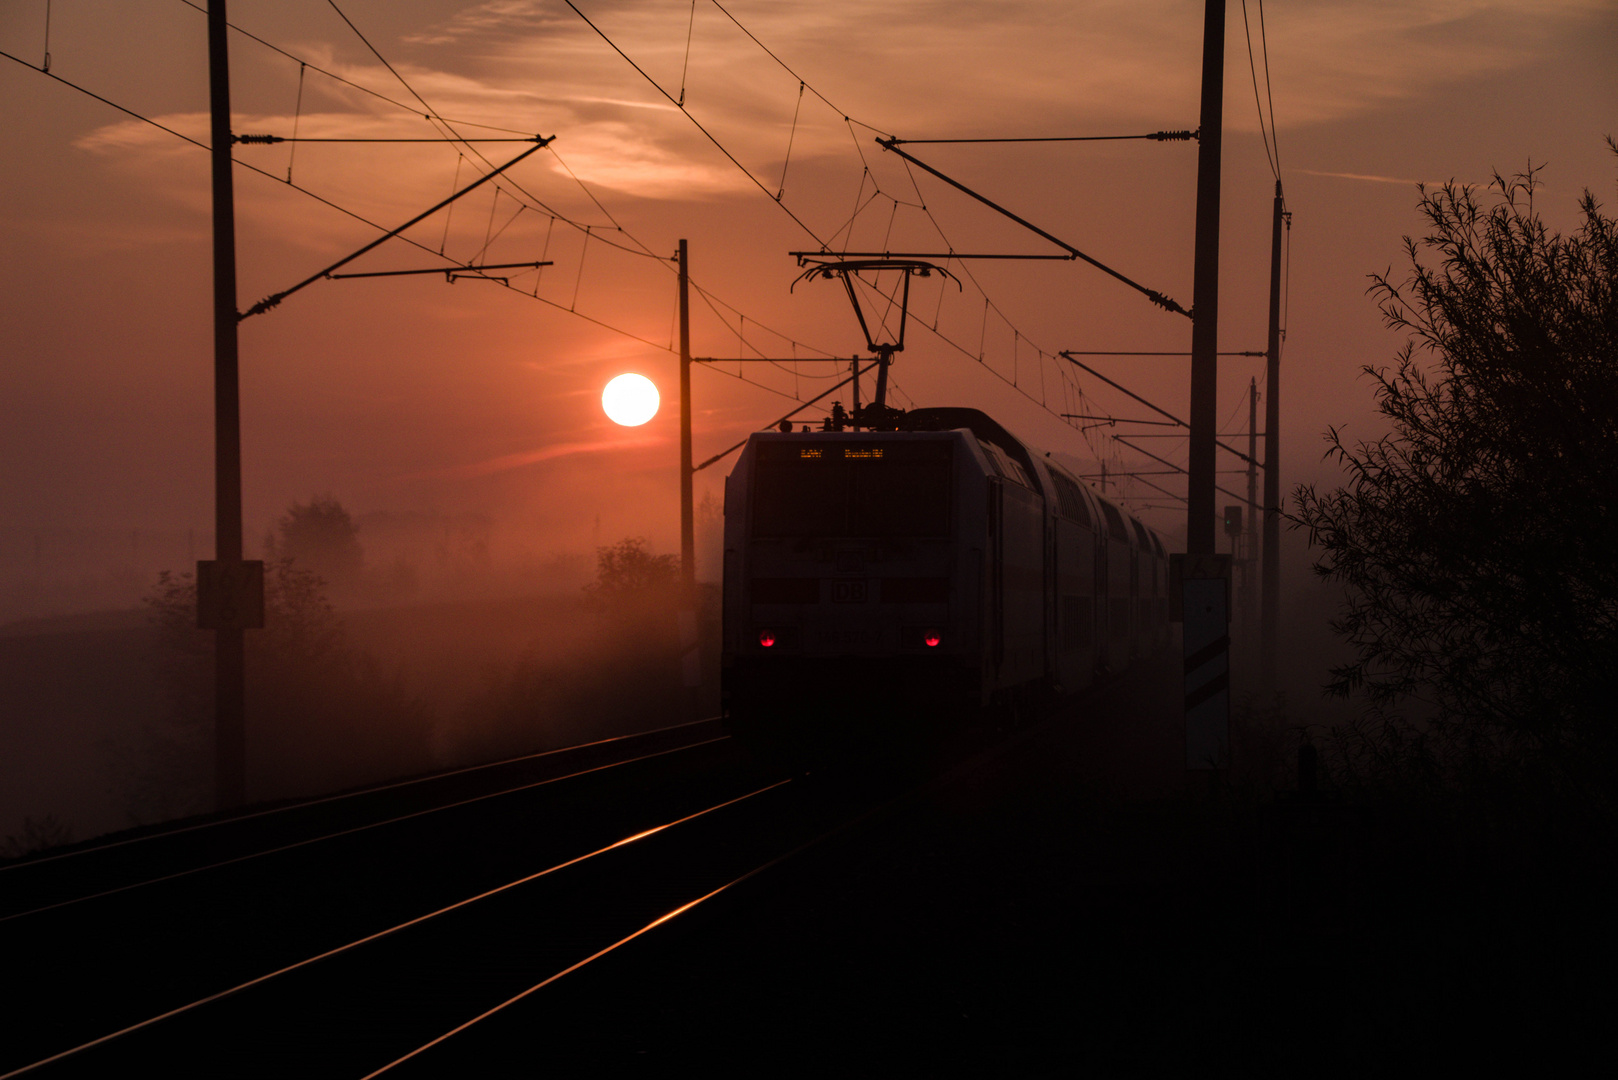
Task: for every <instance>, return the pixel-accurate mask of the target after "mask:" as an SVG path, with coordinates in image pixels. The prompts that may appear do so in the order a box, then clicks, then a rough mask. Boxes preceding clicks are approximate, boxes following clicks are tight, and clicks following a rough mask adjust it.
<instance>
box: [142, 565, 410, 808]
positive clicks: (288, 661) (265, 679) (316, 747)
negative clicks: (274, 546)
mask: <svg viewBox="0 0 1618 1080" xmlns="http://www.w3.org/2000/svg"><path fill="white" fill-rule="evenodd" d="M146 605H147V608H148V611H149V614H150V617H151V621H152V622H153V624H154V625H155V626H156V628H157V630H158V632H159V634H160V636H161V639H162V644H163V649H162V655H163V657H164V660H163V664H164V672H163V675H164V682H165V684H166V686H167V690H168V698H169V702H168V704H169V708H168V715H167V719H166V721H165V722H164V723H163V724H161V725H159V726H158V727H157V728H155V729H154V730H152V731H151V732H149V739H148V740H147V742H148V745H147V747H146V754H145V757H146V761H145V764H144V767H143V768H142V769H141V770H140V772H141V773H142V775H140V776H139V777H138V782H137V785H136V787H137V791H136V798H135V801H136V804H137V805H136V806H135V810H136V815H137V817H139V818H142V819H147V820H150V819H153V818H168V817H175V816H179V815H182V814H185V813H194V812H197V811H200V810H203V809H206V808H207V807H208V799H209V794H210V792H211V790H212V787H211V776H212V772H211V770H212V746H213V717H214V713H213V692H212V688H213V664H212V657H213V640H212V635H211V634H210V633H208V632H207V631H204V630H198V629H197V628H196V582H195V581H194V580H192V577H191V575H190V574H184V575H178V576H176V575H174V574H170V573H164V574H162V575H161V576H160V578H159V581H158V584H157V585H156V587H155V588H154V589H153V590H152V591H151V593H149V594H148V595H147V597H146ZM264 606H265V619H264V623H265V625H264V629H262V630H250V631H248V632H247V739H248V742H247V760H248V786H249V794H250V795H251V796H252V797H254V798H259V799H262V798H276V797H284V796H289V795H299V794H308V793H312V792H317V791H322V790H331V789H333V788H338V787H345V786H351V785H355V784H360V783H366V782H370V781H373V780H377V779H382V778H386V777H389V776H395V775H399V774H401V773H406V772H415V771H421V770H423V769H425V768H427V767H429V765H430V764H431V755H430V739H431V734H432V731H431V729H432V721H431V717H430V715H429V713H428V711H427V710H426V708H425V706H424V705H423V704H422V703H421V702H420V701H418V700H415V699H413V698H412V697H411V696H410V695H408V694H407V693H406V692H405V690H404V688H403V685H402V683H401V681H400V680H399V679H398V678H389V677H387V676H385V675H384V674H383V672H382V671H381V669H380V667H379V665H378V664H377V662H376V660H375V659H374V658H373V657H371V656H370V655H369V654H367V653H364V652H362V651H360V650H358V649H355V648H353V647H352V646H351V645H349V644H348V642H347V640H346V637H345V634H344V630H343V624H342V622H341V620H340V619H339V618H338V617H337V615H336V613H335V612H334V611H333V609H332V606H331V603H330V601H328V600H327V598H326V594H325V583H324V581H323V580H322V579H321V578H320V577H319V576H317V575H316V574H314V573H313V572H311V571H309V570H307V569H304V568H303V567H301V566H300V565H298V564H297V563H296V562H295V561H294V560H293V559H292V558H291V557H287V556H283V557H281V558H278V559H275V560H273V561H270V562H268V563H267V565H266V567H265V579H264Z"/></svg>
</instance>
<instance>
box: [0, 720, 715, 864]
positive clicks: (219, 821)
mask: <svg viewBox="0 0 1618 1080" xmlns="http://www.w3.org/2000/svg"><path fill="white" fill-rule="evenodd" d="M718 719H720V718H719V717H717V716H707V717H704V718H703V719H701V720H687V721H685V722H684V723H680V724H670V725H669V726H668V727H661V728H652V729H651V730H649V731H637V732H635V733H634V734H631V735H614V736H612V737H611V738H607V739H596V740H595V741H594V742H587V743H579V744H578V745H576V746H559V747H557V748H556V749H555V750H541V751H538V752H537V753H533V754H519V755H518V756H517V757H510V758H502V759H500V760H499V761H486V762H483V763H482V764H480V765H465V766H462V767H461V768H459V769H449V770H447V771H445V772H437V773H428V774H427V775H425V776H413V777H411V778H410V779H408V780H394V781H390V782H389V783H386V784H378V785H377V786H375V787H368V788H359V789H357V790H355V791H342V792H338V793H337V794H336V795H322V796H320V797H319V798H314V799H303V800H300V801H298V802H291V803H285V804H283V805H281V806H271V807H267V808H265V809H263V810H255V811H253V812H252V813H250V814H235V815H232V816H230V817H223V818H215V819H214V820H212V821H199V822H197V823H196V824H195V825H183V826H181V827H180V828H177V829H164V830H162V831H161V832H153V833H147V834H146V835H145V836H132V837H129V838H128V839H126V840H114V841H112V842H111V843H106V844H96V845H95V846H93V847H85V848H76V849H74V850H73V851H64V852H62V853H61V854H59V855H46V856H43V857H41V858H38V859H26V860H24V861H22V862H14V863H12V864H10V865H9V866H0V874H6V873H10V872H11V871H13V870H27V869H29V868H31V867H36V866H45V865H48V864H50V863H54V862H60V861H61V860H63V859H76V858H78V857H79V856H81V855H94V854H97V853H99V852H103V851H112V850H114V849H116V848H121V847H128V846H129V845H131V844H144V843H147V842H148V841H152V840H167V839H169V838H171V837H175V836H184V835H186V834H188V833H194V832H199V831H201V830H203V829H213V828H217V827H219V826H221V825H238V824H241V823H242V822H246V821H256V820H258V819H260V818H266V817H271V816H273V815H275V814H285V813H289V812H291V811H293V810H305V809H308V808H309V807H311V806H321V805H324V804H326V803H333V802H341V801H342V800H344V799H359V798H363V797H365V796H367V795H377V794H380V793H382V792H384V791H396V790H398V789H399V788H407V787H412V786H414V785H416V784H428V783H432V782H433V781H435V780H447V779H449V778H450V777H452V776H463V775H465V774H467V773H474V772H480V771H482V770H484V769H498V768H501V767H503V766H506V765H515V764H517V763H518V762H523V761H535V760H538V759H539V758H546V757H554V756H555V755H557V754H571V753H574V752H576V751H579V750H588V749H590V748H591V747H595V746H607V745H609V744H611V743H616V742H624V741H626V740H628V739H641V738H645V737H646V736H648V735H658V734H661V733H663V732H666V731H679V730H680V729H681V728H688V727H696V726H697V725H699V724H711V723H713V722H714V721H715V720H718Z"/></svg>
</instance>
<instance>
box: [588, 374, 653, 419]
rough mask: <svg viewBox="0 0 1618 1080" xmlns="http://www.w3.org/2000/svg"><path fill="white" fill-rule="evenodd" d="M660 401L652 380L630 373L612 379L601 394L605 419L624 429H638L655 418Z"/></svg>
mask: <svg viewBox="0 0 1618 1080" xmlns="http://www.w3.org/2000/svg"><path fill="white" fill-rule="evenodd" d="M660 400H661V399H660V398H659V397H658V394H657V387H656V386H654V385H653V384H652V380H650V379H648V378H647V377H646V376H644V375H636V374H634V373H632V372H631V373H629V374H626V375H620V376H618V377H617V378H616V379H613V380H612V381H611V382H609V383H608V384H607V388H606V389H605V390H603V391H602V392H601V407H602V408H603V409H604V410H606V413H607V418H608V419H610V420H611V421H612V422H613V423H615V424H622V425H623V426H624V427H640V426H641V425H642V424H644V423H646V421H648V420H650V419H651V418H652V417H654V416H656V415H657V406H658V403H659V401H660Z"/></svg>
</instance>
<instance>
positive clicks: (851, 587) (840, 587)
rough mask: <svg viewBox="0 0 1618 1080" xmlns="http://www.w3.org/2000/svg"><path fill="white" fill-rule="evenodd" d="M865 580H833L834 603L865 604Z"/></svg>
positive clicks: (832, 597) (832, 596) (832, 593)
mask: <svg viewBox="0 0 1618 1080" xmlns="http://www.w3.org/2000/svg"><path fill="white" fill-rule="evenodd" d="M865 584H866V583H865V582H863V581H833V582H832V583H831V599H832V603H834V604H863V603H865V596H866V592H865Z"/></svg>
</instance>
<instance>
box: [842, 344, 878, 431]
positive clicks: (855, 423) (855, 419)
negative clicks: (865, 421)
mask: <svg viewBox="0 0 1618 1080" xmlns="http://www.w3.org/2000/svg"><path fill="white" fill-rule="evenodd" d="M880 362H881V361H880V360H878V363H880ZM849 370H850V371H852V372H853V373H854V378H853V379H852V380H850V381H851V382H852V384H853V387H854V389H853V395H854V408H853V409H851V410H850V411H849V414H848V415H849V417H850V419H851V421H852V423H851V424H850V426H851V427H853V429H854V430H855V431H858V430H859V429H860V358H859V357H857V356H856V357H854V359H853V360H851V361H849ZM878 370H879V371H880V370H881V369H880V368H879V369H878Z"/></svg>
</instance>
